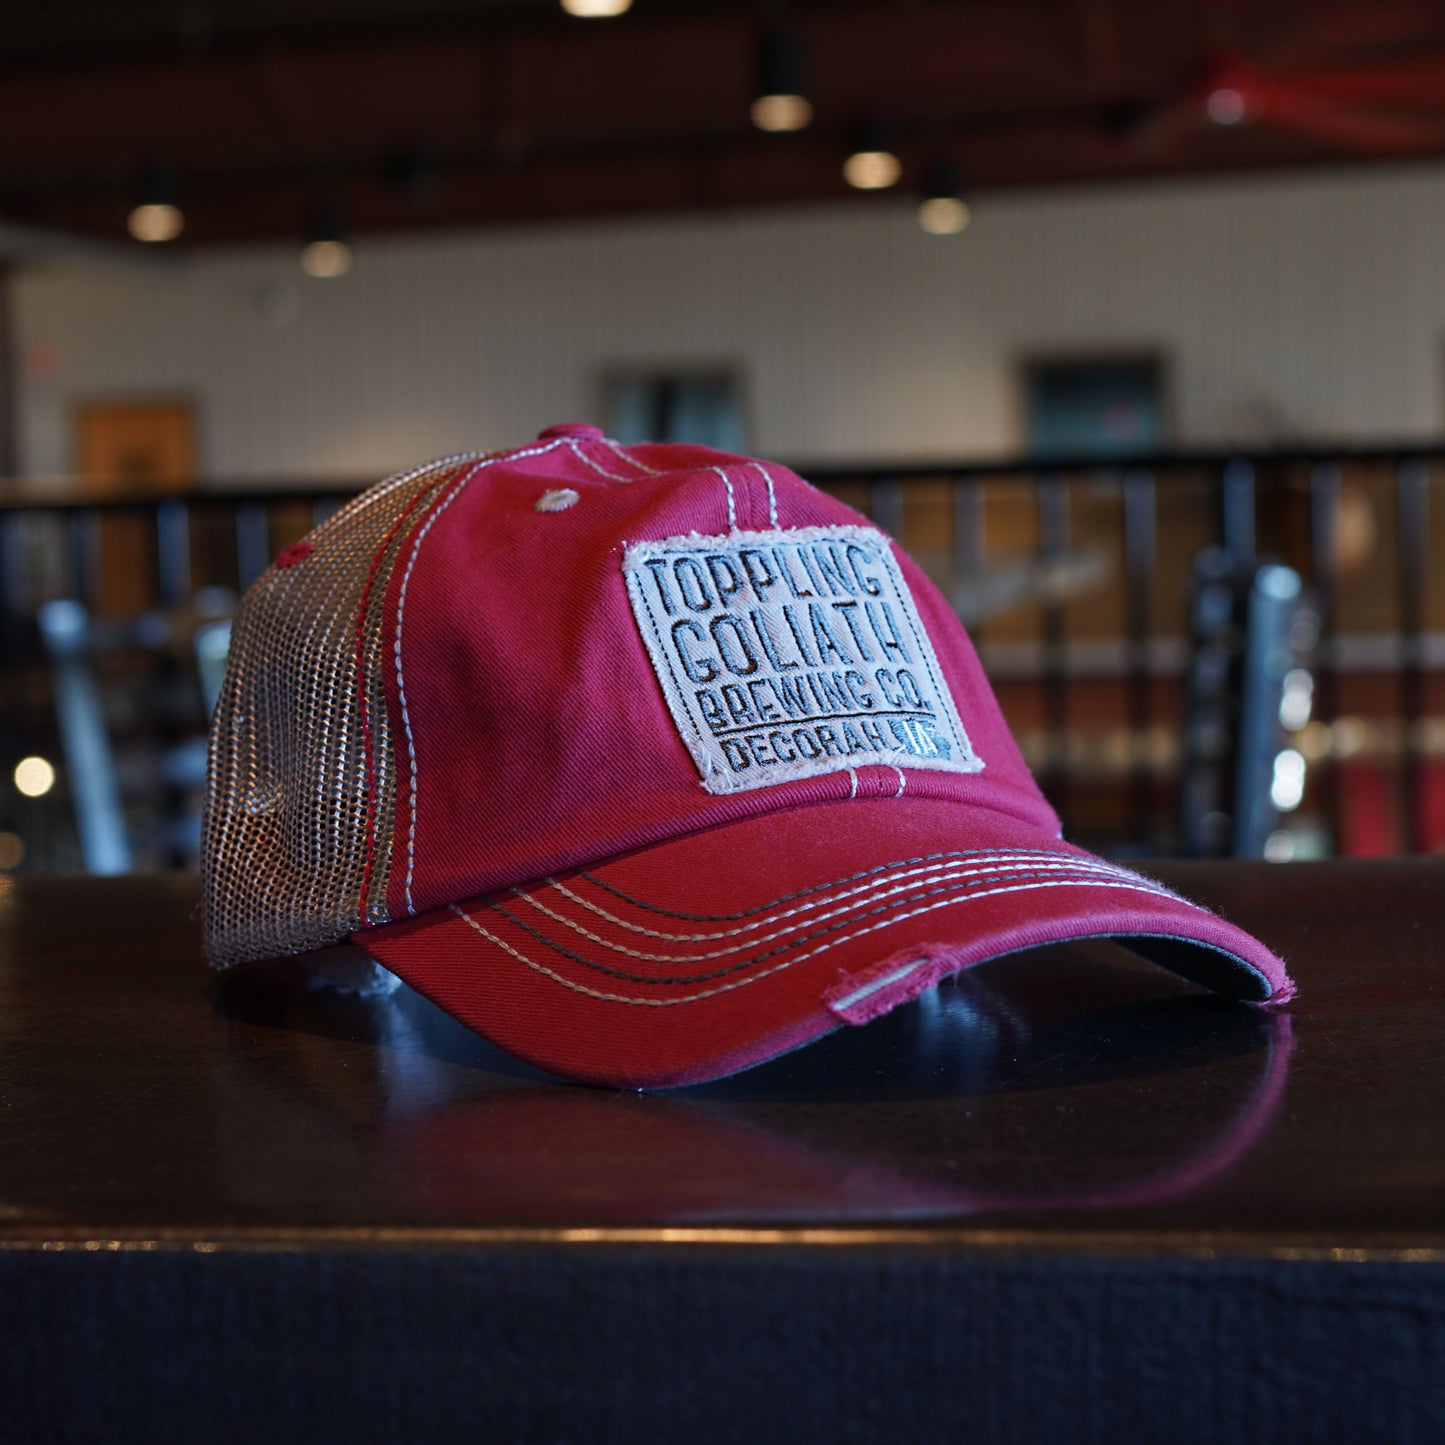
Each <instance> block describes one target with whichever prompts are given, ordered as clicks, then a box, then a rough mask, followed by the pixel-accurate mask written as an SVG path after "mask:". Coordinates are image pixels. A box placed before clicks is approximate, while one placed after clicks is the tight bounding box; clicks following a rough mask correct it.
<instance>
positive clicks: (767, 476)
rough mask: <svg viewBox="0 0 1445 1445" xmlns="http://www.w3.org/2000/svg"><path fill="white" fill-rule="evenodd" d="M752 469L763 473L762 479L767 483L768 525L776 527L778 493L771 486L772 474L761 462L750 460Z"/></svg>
mask: <svg viewBox="0 0 1445 1445" xmlns="http://www.w3.org/2000/svg"><path fill="white" fill-rule="evenodd" d="M749 465H751V466H752V468H753V470H754V471H759V472H761V473H762V474H763V480H764V481H765V482H766V483H767V484H768V526H770V527H773V528H776V527H777V525H778V494H777V492H776V491H775V490H774V488H773V474H772V473H771V472H770V471H769V470H768V469H767V468H766V467H765V466H763V465H762V463H761V462H752V463H750V464H749Z"/></svg>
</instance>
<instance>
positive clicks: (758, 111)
mask: <svg viewBox="0 0 1445 1445" xmlns="http://www.w3.org/2000/svg"><path fill="white" fill-rule="evenodd" d="M803 68H804V67H803V48H802V45H801V44H800V43H799V40H798V37H797V36H796V35H794V34H793V33H792V32H791V31H788V30H770V31H767V32H765V33H764V34H763V36H762V37H761V39H760V40H759V41H758V54H757V83H756V84H755V85H754V87H753V104H752V111H751V114H752V120H753V124H754V125H755V126H757V128H758V129H759V130H769V131H789V130H802V129H803V127H804V126H805V125H807V124H808V122H809V121H810V120H812V118H813V106H812V103H811V102H810V101H809V100H808V98H807V96H806V95H804V93H803V92H804V90H805V89H806V87H805V85H804V81H803Z"/></svg>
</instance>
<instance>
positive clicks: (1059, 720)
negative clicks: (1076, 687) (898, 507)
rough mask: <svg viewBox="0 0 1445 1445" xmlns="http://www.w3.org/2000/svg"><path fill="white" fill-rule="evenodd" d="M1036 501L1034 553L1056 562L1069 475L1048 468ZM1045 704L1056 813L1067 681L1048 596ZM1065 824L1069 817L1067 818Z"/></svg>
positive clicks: (1059, 611) (1049, 783)
mask: <svg viewBox="0 0 1445 1445" xmlns="http://www.w3.org/2000/svg"><path fill="white" fill-rule="evenodd" d="M1035 499H1036V503H1037V506H1038V519H1039V542H1038V557H1039V561H1040V562H1043V563H1049V562H1059V561H1061V560H1062V559H1063V558H1064V556H1065V555H1066V554H1067V552H1068V550H1069V479H1068V478H1067V477H1065V476H1060V475H1059V474H1058V473H1056V472H1046V473H1044V474H1043V475H1042V476H1040V477H1039V479H1038V481H1037V482H1036V484H1035ZM1041 610H1042V627H1043V637H1042V641H1043V704H1044V735H1045V738H1046V740H1047V743H1046V751H1045V754H1044V756H1045V758H1046V760H1047V761H1046V763H1045V769H1044V771H1045V778H1046V782H1045V791H1046V792H1047V793H1048V794H1049V796H1050V797H1051V798H1052V800H1053V802H1054V806H1055V807H1056V808H1057V810H1058V812H1059V814H1060V816H1061V817H1062V816H1064V815H1065V814H1066V813H1067V812H1068V802H1069V800H1068V777H1069V773H1068V747H1069V685H1068V677H1067V674H1066V667H1067V657H1066V655H1065V650H1066V637H1065V625H1064V605H1063V603H1062V602H1061V601H1058V600H1057V599H1053V598H1050V599H1048V600H1046V601H1045V602H1044V604H1043V607H1042V609H1041ZM1065 826H1066V827H1067V819H1065Z"/></svg>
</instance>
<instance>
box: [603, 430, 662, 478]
mask: <svg viewBox="0 0 1445 1445" xmlns="http://www.w3.org/2000/svg"><path fill="white" fill-rule="evenodd" d="M599 440H600V441H601V443H602V445H603V446H604V447H606V448H607V449H608V451H611V452H615V453H616V454H617V455H618V456H619V457H621V458H622V460H623V461H624V462H626V463H627V464H628V466H631V467H636V468H637V470H638V471H640V472H642V473H643V474H644V475H646V476H649V477H660V476H662V473H661V472H660V471H658V470H657V468H656V467H650V466H648V465H647V463H646V462H640V461H638V460H637V458H636V457H635V456H633V455H632V453H631V452H629V451H627V450H626V449H625V448H624V447H620V446H618V445H617V443H616V442H615V441H613V440H612V438H611V437H601V438H599Z"/></svg>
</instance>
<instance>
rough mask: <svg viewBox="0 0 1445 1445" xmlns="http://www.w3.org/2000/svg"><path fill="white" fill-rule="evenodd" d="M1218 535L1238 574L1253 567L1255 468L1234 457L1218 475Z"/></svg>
mask: <svg viewBox="0 0 1445 1445" xmlns="http://www.w3.org/2000/svg"><path fill="white" fill-rule="evenodd" d="M1219 536H1220V541H1222V542H1223V543H1224V547H1225V550H1226V551H1227V552H1228V553H1229V555H1230V558H1231V560H1232V561H1233V563H1234V570H1235V573H1236V575H1238V576H1243V575H1244V574H1245V573H1246V572H1248V571H1250V570H1251V569H1252V568H1253V567H1254V556H1255V527H1254V467H1253V465H1252V464H1251V463H1249V462H1247V461H1245V460H1244V458H1243V457H1232V458H1231V459H1230V460H1229V461H1227V462H1225V464H1224V467H1223V469H1222V470H1221V471H1220V474H1219Z"/></svg>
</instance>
